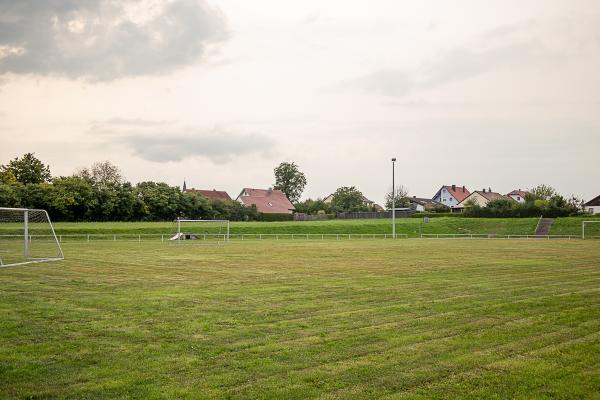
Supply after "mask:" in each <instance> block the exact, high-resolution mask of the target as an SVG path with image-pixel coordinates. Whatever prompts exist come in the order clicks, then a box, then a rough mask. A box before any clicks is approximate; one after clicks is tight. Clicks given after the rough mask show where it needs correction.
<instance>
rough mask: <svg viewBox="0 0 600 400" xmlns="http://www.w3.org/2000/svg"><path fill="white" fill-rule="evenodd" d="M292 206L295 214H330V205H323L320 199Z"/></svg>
mask: <svg viewBox="0 0 600 400" xmlns="http://www.w3.org/2000/svg"><path fill="white" fill-rule="evenodd" d="M294 206H295V207H296V212H299V213H304V214H313V215H314V214H328V213H330V212H331V204H327V203H325V202H324V201H323V200H322V199H316V200H313V199H306V200H304V201H302V202H299V203H297V204H295V205H294Z"/></svg>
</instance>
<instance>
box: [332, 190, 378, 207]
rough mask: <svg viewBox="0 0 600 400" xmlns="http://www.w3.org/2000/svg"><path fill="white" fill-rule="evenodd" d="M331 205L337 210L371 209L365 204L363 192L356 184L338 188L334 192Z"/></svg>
mask: <svg viewBox="0 0 600 400" xmlns="http://www.w3.org/2000/svg"><path fill="white" fill-rule="evenodd" d="M331 206H332V208H333V209H334V210H335V211H368V210H369V207H368V206H366V205H365V202H364V196H363V194H362V192H361V191H360V190H358V189H357V188H356V187H354V186H350V187H348V186H343V187H341V188H338V189H337V190H336V191H335V193H334V194H333V198H332V200H331Z"/></svg>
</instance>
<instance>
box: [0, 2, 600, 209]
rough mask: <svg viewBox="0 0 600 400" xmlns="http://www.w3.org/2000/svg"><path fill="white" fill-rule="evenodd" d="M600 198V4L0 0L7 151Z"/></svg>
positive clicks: (426, 191) (366, 189)
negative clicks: (295, 170) (287, 166)
mask: <svg viewBox="0 0 600 400" xmlns="http://www.w3.org/2000/svg"><path fill="white" fill-rule="evenodd" d="M25 152H35V153H36V155H37V156H38V157H39V158H40V159H42V160H43V161H44V162H45V163H48V164H50V166H51V169H52V173H53V174H54V175H69V174H71V173H73V172H74V170H76V169H77V168H78V167H82V166H87V165H89V164H91V163H92V162H94V161H100V160H110V161H111V162H113V163H115V164H117V165H119V166H120V167H121V169H122V171H123V173H124V175H125V176H126V178H127V179H128V180H130V181H132V182H134V183H135V182H138V181H143V180H154V181H165V182H168V183H169V184H172V185H181V183H182V181H183V179H184V178H185V179H186V181H187V183H188V187H196V188H203V189H212V188H216V189H221V190H227V191H228V192H229V193H230V194H231V195H232V196H234V197H235V196H236V195H237V194H238V192H239V191H240V189H241V188H242V187H255V188H266V187H268V186H269V185H271V184H272V183H273V168H274V167H275V166H276V165H277V164H278V163H279V162H281V161H294V162H296V163H297V164H298V165H299V166H300V168H301V170H302V171H304V172H305V174H306V176H307V179H308V185H307V188H306V191H305V193H304V196H303V197H304V198H306V197H312V198H316V197H324V196H326V195H328V194H329V193H331V192H332V191H334V190H335V189H336V188H337V187H339V186H357V187H358V188H359V189H360V190H362V191H363V193H364V194H365V195H366V196H367V197H369V198H372V199H373V200H375V201H378V202H381V201H382V199H383V196H384V194H385V192H386V191H387V190H388V189H390V188H391V162H390V159H391V157H397V159H398V162H397V165H396V178H397V182H398V183H401V184H404V185H405V186H406V187H408V189H409V192H410V194H411V195H416V196H422V197H431V196H433V194H434V193H435V192H436V191H437V189H438V188H439V187H440V186H441V185H443V184H457V185H466V186H467V187H468V188H469V189H471V190H477V189H478V190H480V189H481V188H484V187H485V188H487V187H491V188H492V189H493V190H495V191H500V192H502V193H507V192H509V191H511V190H513V189H519V188H521V189H525V188H529V187H532V186H534V185H536V184H539V183H546V184H550V185H552V186H554V187H556V188H557V189H558V190H559V191H560V192H562V193H563V194H565V195H569V194H576V195H579V196H582V197H584V198H585V199H588V200H589V199H590V198H591V197H594V196H596V195H598V194H600V186H599V182H600V179H599V175H598V173H599V167H600V165H599V164H600V163H599V162H598V160H600V2H599V1H597V0H589V1H585V0H562V1H556V0H555V1H552V0H539V1H536V0H528V1H522V0H518V1H511V0H501V1H492V0H486V1H480V0H472V1H460V0H454V1H445V0H444V1H442V0H440V1H423V0H419V1H416V0H414V1H397V0H390V1H380V0H371V1H348V0H344V1H323V0H319V1H316V0H315V1H312V0H303V1H282V0H271V1H267V0H254V1H247V0H222V1H209V2H204V1H202V0H174V1H166V2H162V1H130V2H126V1H119V2H114V1H103V0H95V1H94V0H90V1H85V2H80V1H75V0H47V1H42V2H40V1H35V0H18V1H5V0H0V163H6V162H8V160H9V159H12V158H14V157H16V156H20V155H21V154H23V153H25Z"/></svg>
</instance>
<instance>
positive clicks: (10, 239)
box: [0, 207, 64, 267]
mask: <svg viewBox="0 0 600 400" xmlns="http://www.w3.org/2000/svg"><path fill="white" fill-rule="evenodd" d="M59 260H64V254H63V251H62V248H61V246H60V242H59V241H58V238H57V237H56V233H55V232H54V226H52V222H51V221H50V216H49V215H48V213H47V212H46V210H40V209H32V208H5V207H0V267H8V266H13V265H23V264H30V263H35V262H44V261H59Z"/></svg>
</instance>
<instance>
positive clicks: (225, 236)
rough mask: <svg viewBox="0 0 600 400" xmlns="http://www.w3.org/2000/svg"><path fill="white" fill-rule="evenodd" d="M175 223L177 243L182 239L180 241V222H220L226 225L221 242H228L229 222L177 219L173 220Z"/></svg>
mask: <svg viewBox="0 0 600 400" xmlns="http://www.w3.org/2000/svg"><path fill="white" fill-rule="evenodd" d="M175 221H176V222H177V242H178V243H179V242H180V241H181V240H182V239H181V236H182V235H181V233H182V232H181V223H182V222H199V223H203V222H206V223H209V222H222V223H225V224H226V230H225V233H224V234H223V241H224V242H226V243H227V242H229V220H228V219H180V218H177V219H176V220H175Z"/></svg>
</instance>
